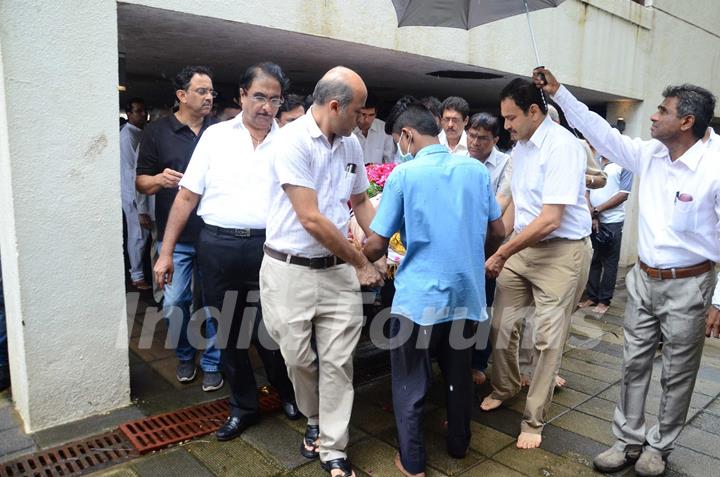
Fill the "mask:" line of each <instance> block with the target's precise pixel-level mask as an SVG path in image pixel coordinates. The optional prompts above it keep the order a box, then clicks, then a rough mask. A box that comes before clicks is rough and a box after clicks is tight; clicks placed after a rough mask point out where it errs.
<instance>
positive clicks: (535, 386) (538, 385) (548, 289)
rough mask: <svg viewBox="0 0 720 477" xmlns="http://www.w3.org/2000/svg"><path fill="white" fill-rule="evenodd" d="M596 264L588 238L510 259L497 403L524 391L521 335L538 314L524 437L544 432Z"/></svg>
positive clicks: (496, 356)
mask: <svg viewBox="0 0 720 477" xmlns="http://www.w3.org/2000/svg"><path fill="white" fill-rule="evenodd" d="M591 258H592V248H591V246H590V240H589V239H587V238H586V239H583V240H562V239H557V240H550V241H547V242H543V243H540V244H537V245H534V246H532V247H528V248H526V249H525V250H522V251H520V252H518V253H516V254H515V255H513V256H512V257H510V259H508V261H507V262H506V263H505V268H504V269H503V271H502V272H501V273H500V276H499V277H498V280H497V292H496V295H495V309H494V313H493V320H492V328H491V339H492V343H493V367H492V374H491V381H492V387H493V391H492V397H493V398H494V399H500V400H503V401H504V400H506V399H510V398H511V397H513V396H514V395H515V394H517V393H518V391H519V390H520V366H519V361H518V349H519V344H520V338H521V335H520V330H521V326H522V323H523V320H525V319H526V318H530V317H531V316H532V315H533V313H534V314H535V317H534V318H533V319H534V325H535V330H534V333H533V353H534V355H535V356H534V360H533V361H534V363H535V373H534V375H533V379H532V383H531V384H530V389H529V390H528V396H527V401H526V403H525V412H524V415H523V421H522V424H521V430H522V432H531V433H534V434H539V433H541V432H542V428H543V426H544V424H545V417H546V414H547V411H548V409H549V408H550V403H551V401H552V396H553V392H554V389H555V375H556V374H557V373H558V371H559V369H560V362H561V360H562V352H563V346H564V345H565V340H566V338H567V334H568V330H569V328H570V320H571V316H572V313H573V311H574V310H575V305H576V304H577V301H578V300H579V299H580V296H581V295H582V292H583V289H584V288H585V283H586V282H587V278H588V274H589V271H590V260H591ZM533 303H534V307H533Z"/></svg>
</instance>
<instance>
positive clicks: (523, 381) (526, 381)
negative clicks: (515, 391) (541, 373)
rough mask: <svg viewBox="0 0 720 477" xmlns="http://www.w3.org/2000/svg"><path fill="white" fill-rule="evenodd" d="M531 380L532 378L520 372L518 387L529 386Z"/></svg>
mask: <svg viewBox="0 0 720 477" xmlns="http://www.w3.org/2000/svg"><path fill="white" fill-rule="evenodd" d="M531 382H532V378H531V377H530V376H528V375H527V374H521V375H520V387H521V388H526V387H528V386H530V383H531Z"/></svg>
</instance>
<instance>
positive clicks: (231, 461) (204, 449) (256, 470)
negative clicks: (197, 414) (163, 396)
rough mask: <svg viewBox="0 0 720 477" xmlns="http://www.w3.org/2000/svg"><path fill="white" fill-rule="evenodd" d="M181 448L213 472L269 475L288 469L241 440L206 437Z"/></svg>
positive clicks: (243, 475) (266, 476)
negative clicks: (221, 439)
mask: <svg viewBox="0 0 720 477" xmlns="http://www.w3.org/2000/svg"><path fill="white" fill-rule="evenodd" d="M185 447H186V448H187V450H188V451H189V452H190V454H192V455H193V456H194V457H195V458H197V460H199V461H200V462H202V463H203V464H204V465H205V466H206V467H207V468H208V469H210V470H211V471H212V472H213V473H214V474H215V475H221V476H238V477H245V476H250V475H252V476H253V477H270V476H273V475H277V474H281V473H283V472H285V471H287V470H288V469H286V468H285V467H283V466H282V464H281V463H280V462H279V461H278V460H277V459H275V458H274V457H273V455H272V454H269V453H267V454H266V453H263V452H261V451H260V450H258V449H255V448H254V447H253V446H251V445H250V444H248V443H247V442H246V441H244V440H243V439H233V440H232V441H229V442H218V441H217V440H215V438H214V437H210V436H208V437H205V438H203V439H200V440H195V441H192V442H191V443H190V444H188V445H187V446H185ZM190 475H192V474H185V476H187V477H189V476H190ZM185 476H182V477H185Z"/></svg>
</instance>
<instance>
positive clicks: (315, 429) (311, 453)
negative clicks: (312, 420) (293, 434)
mask: <svg viewBox="0 0 720 477" xmlns="http://www.w3.org/2000/svg"><path fill="white" fill-rule="evenodd" d="M318 438H320V426H311V425H308V426H307V428H305V436H304V437H303V442H302V444H301V445H300V453H301V454H302V456H303V457H305V458H306V459H317V457H318V456H319V455H320V453H319V452H318V447H320V446H319V445H318V444H317V443H316V442H315V441H317V440H318ZM308 447H309V448H311V449H312V450H308Z"/></svg>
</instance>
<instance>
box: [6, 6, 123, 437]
mask: <svg viewBox="0 0 720 477" xmlns="http://www.w3.org/2000/svg"><path fill="white" fill-rule="evenodd" d="M0 60H1V63H0V68H1V69H2V75H0V77H1V78H2V80H3V81H2V83H0V248H1V249H2V261H3V263H2V265H3V285H4V288H5V297H6V307H7V317H8V331H9V335H10V340H9V345H10V350H9V351H10V367H11V373H12V380H13V399H14V400H15V404H16V406H17V409H18V410H19V412H20V414H21V416H22V418H23V420H24V423H25V429H26V430H27V431H36V430H40V429H43V428H47V427H51V426H54V425H58V424H61V423H65V422H70V421H74V420H77V419H80V418H82V417H86V416H89V415H92V414H98V413H103V412H106V411H108V410H110V409H114V408H117V407H120V406H124V405H127V404H129V398H130V394H129V373H128V369H129V368H128V351H127V345H126V344H125V345H123V346H117V345H116V339H117V333H118V329H119V327H120V332H121V333H126V329H125V328H122V327H123V326H125V323H126V321H125V299H124V274H123V263H122V219H121V208H120V178H119V160H118V157H119V147H118V122H117V19H116V4H115V2H113V1H109V0H103V1H94V0H82V1H74V0H53V1H52V2H48V1H40V0H4V1H2V2H0Z"/></svg>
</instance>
